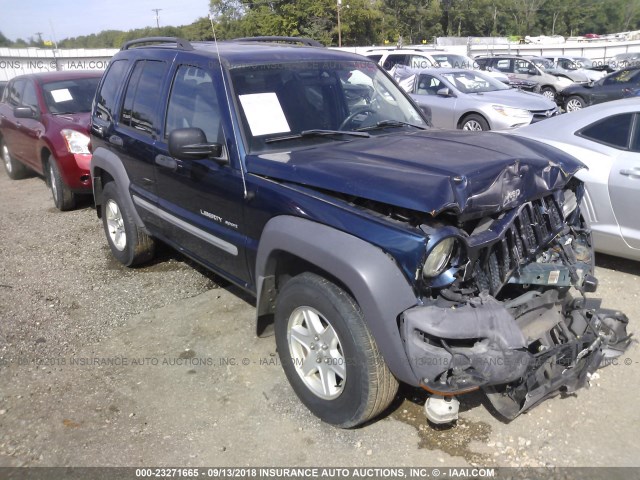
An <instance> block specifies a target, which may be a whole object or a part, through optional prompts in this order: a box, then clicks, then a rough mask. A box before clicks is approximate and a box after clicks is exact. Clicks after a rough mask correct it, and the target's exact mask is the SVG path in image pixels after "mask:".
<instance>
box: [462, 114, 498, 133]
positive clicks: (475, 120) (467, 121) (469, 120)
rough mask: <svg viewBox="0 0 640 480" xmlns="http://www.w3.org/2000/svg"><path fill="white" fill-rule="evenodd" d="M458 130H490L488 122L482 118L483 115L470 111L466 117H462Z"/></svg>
mask: <svg viewBox="0 0 640 480" xmlns="http://www.w3.org/2000/svg"><path fill="white" fill-rule="evenodd" d="M460 130H467V131H472V132H482V131H486V130H491V128H490V127H489V123H488V122H487V121H486V120H485V119H484V117H482V116H480V115H476V114H475V113H472V114H471V115H467V116H466V117H464V119H463V120H462V121H461V122H460Z"/></svg>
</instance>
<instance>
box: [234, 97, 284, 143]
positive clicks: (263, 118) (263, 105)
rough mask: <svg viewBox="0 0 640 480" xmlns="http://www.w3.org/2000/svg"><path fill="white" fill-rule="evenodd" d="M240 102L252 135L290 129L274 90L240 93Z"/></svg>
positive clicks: (256, 135) (281, 131) (282, 131)
mask: <svg viewBox="0 0 640 480" xmlns="http://www.w3.org/2000/svg"><path fill="white" fill-rule="evenodd" d="M240 103H241V104H242V109H243V110H244V114H245V116H246V117H247V121H248V122H249V128H250V129H251V134H252V135H253V136H254V137H258V136H260V135H269V134H272V133H286V132H290V131H291V128H290V127H289V124H288V123H287V119H286V117H285V116H284V112H283V111H282V105H280V102H279V101H278V96H277V95H276V94H275V92H267V93H251V94H248V95H240Z"/></svg>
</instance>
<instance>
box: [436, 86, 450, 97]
mask: <svg viewBox="0 0 640 480" xmlns="http://www.w3.org/2000/svg"><path fill="white" fill-rule="evenodd" d="M436 94H437V95H438V96H439V97H450V96H451V90H449V89H448V88H447V87H444V88H441V89H440V90H438V91H437V92H436Z"/></svg>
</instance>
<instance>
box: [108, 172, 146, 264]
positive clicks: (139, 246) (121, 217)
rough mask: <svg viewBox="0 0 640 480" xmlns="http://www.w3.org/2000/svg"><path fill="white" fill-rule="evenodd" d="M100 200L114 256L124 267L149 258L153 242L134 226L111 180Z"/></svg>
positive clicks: (134, 223)
mask: <svg viewBox="0 0 640 480" xmlns="http://www.w3.org/2000/svg"><path fill="white" fill-rule="evenodd" d="M102 200H103V201H102V205H101V209H102V225H103V226H104V232H105V234H106V236H107V242H108V243H109V247H110V248H111V253H113V256H114V257H116V258H117V259H118V261H119V262H120V263H122V264H123V265H125V266H127V267H130V266H133V265H139V264H141V263H144V262H147V261H149V260H151V259H152V258H153V254H154V252H155V241H154V240H153V238H151V237H150V236H149V235H147V234H146V233H145V232H144V231H143V230H142V229H140V228H139V227H138V226H137V225H136V222H135V221H134V219H133V215H132V213H131V212H130V211H129V210H128V208H127V206H126V205H125V203H124V202H123V201H122V198H121V196H120V191H119V190H118V187H117V186H116V184H115V183H114V182H108V183H107V184H106V185H105V186H104V189H103V190H102Z"/></svg>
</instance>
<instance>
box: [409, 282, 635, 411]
mask: <svg viewBox="0 0 640 480" xmlns="http://www.w3.org/2000/svg"><path fill="white" fill-rule="evenodd" d="M598 306H599V304H598V302H597V301H596V302H591V303H590V304H586V305H585V302H584V301H583V300H581V299H580V300H572V299H571V298H570V297H568V296H566V295H565V294H564V293H563V292H559V291H558V290H548V291H547V292H545V293H536V294H535V295H532V294H525V295H523V296H522V297H520V298H516V299H514V300H512V301H510V302H508V303H503V302H500V301H498V300H496V299H495V298H494V297H492V296H490V295H488V294H483V295H480V296H479V297H476V298H474V299H472V301H470V302H468V303H467V304H465V305H455V306H453V305H446V306H439V305H435V304H434V305H429V306H420V307H414V308H411V309H409V310H407V311H405V312H404V314H403V315H402V319H401V334H402V338H403V340H404V344H405V349H406V352H407V356H408V358H409V362H410V365H411V368H412V369H413V371H414V373H415V375H416V376H417V377H418V378H420V379H422V385H423V386H424V387H425V388H426V389H428V390H430V391H432V392H437V393H440V394H459V393H463V392H465V391H470V390H473V389H477V388H478V387H479V388H482V389H483V390H485V392H486V393H487V395H488V398H489V399H490V400H491V402H492V404H493V406H494V407H495V408H496V410H497V411H498V412H499V413H500V414H502V415H503V416H504V417H506V418H509V419H512V418H515V417H516V416H517V415H518V414H520V413H521V412H523V411H525V410H527V409H529V408H531V407H533V406H534V405H536V404H537V403H539V402H540V401H542V400H544V399H545V398H547V397H549V396H552V395H554V394H556V393H558V392H560V391H567V392H571V391H573V390H576V389H578V388H581V387H583V386H585V384H586V383H587V381H588V376H589V374H591V373H593V372H594V371H595V370H596V369H597V368H599V366H601V365H602V364H603V360H604V359H605V358H606V357H608V356H616V355H619V354H621V353H622V352H623V351H624V350H625V349H626V347H627V346H628V344H629V338H628V335H627V333H626V325H627V322H628V320H627V318H626V316H624V315H623V314H621V313H619V312H613V311H607V310H601V309H598V308H597V307H598Z"/></svg>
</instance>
